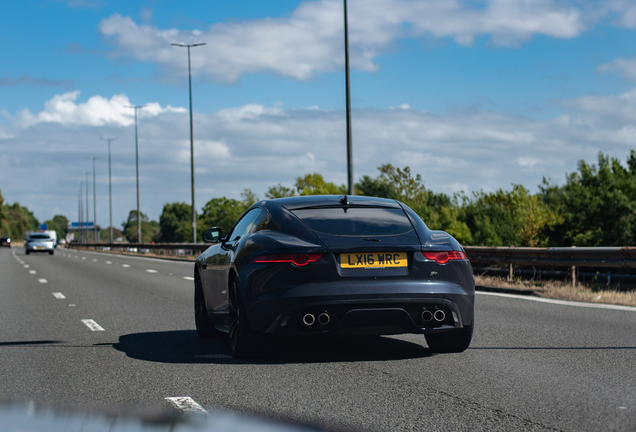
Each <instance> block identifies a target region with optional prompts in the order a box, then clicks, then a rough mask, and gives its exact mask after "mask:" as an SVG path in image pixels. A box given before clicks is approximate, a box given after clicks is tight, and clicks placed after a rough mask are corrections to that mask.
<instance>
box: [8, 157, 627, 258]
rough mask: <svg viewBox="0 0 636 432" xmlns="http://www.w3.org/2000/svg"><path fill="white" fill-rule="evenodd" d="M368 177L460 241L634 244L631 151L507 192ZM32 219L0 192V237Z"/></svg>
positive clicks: (280, 188) (176, 223)
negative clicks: (533, 189) (443, 189)
mask: <svg viewBox="0 0 636 432" xmlns="http://www.w3.org/2000/svg"><path fill="white" fill-rule="evenodd" d="M378 171H379V172H378V175H377V176H375V177H371V176H363V177H362V178H360V180H359V182H358V183H356V185H355V191H356V194H358V195H367V196H377V197H383V198H391V199H397V200H399V201H402V202H403V203H405V204H406V205H408V206H409V207H411V208H412V209H413V210H414V211H415V212H416V213H418V214H419V215H420V216H421V217H422V219H423V220H424V222H425V223H426V224H427V225H428V227H429V228H431V229H435V230H444V231H447V232H449V233H450V234H451V235H453V236H454V237H455V238H457V240H459V241H460V242H461V243H462V244H464V245H480V246H529V247H550V246H634V245H636V152H635V151H634V150H631V151H630V154H629V157H628V158H627V163H626V166H623V165H622V164H621V163H620V161H619V160H618V159H617V158H611V157H609V156H607V155H604V154H603V153H602V152H600V153H599V154H598V159H597V163H596V164H589V163H587V162H585V161H583V160H581V161H579V162H578V165H577V170H576V171H575V172H573V173H570V174H567V175H566V181H565V184H563V185H562V186H558V185H556V184H553V183H551V182H550V180H547V179H545V178H544V179H543V181H542V183H541V184H540V185H539V187H538V189H539V191H538V192H537V193H530V191H529V190H528V189H526V188H525V187H524V186H522V185H518V184H513V185H512V188H511V189H510V190H503V189H499V190H497V191H495V192H484V191H479V192H472V193H469V194H466V193H463V192H460V193H456V194H453V195H452V196H451V195H447V194H444V193H436V192H433V191H431V190H429V189H427V188H426V187H425V185H424V182H423V180H422V176H421V175H420V174H414V173H412V172H411V169H410V168H409V167H408V166H407V167H404V168H399V167H394V166H393V165H391V164H385V165H382V166H380V167H379V168H378ZM346 190H347V188H346V186H345V185H338V184H335V183H333V182H329V181H326V180H325V179H324V177H323V176H322V175H321V174H320V173H308V174H305V175H304V176H301V177H298V178H297V179H296V182H295V184H294V186H293V187H287V186H284V185H282V184H278V185H275V186H271V187H270V188H269V189H268V190H267V192H266V193H265V198H268V199H273V198H281V197H288V196H298V195H322V194H336V195H342V194H345V193H346ZM258 200H259V197H258V196H256V194H254V193H253V192H252V191H251V190H249V189H245V190H244V192H243V193H242V194H241V199H233V198H227V197H220V198H212V199H211V200H209V201H208V202H207V203H206V204H205V206H204V207H203V208H202V211H201V212H200V213H199V214H197V232H199V233H200V232H203V230H205V229H207V228H209V227H212V226H218V227H221V228H222V229H223V231H224V232H227V231H228V230H229V229H230V228H231V227H232V225H233V224H234V222H236V220H237V219H238V218H239V217H240V216H241V214H242V213H243V212H244V211H245V210H246V209H247V208H248V207H249V206H251V205H252V204H254V203H255V202H257V201H258ZM141 219H142V220H141V228H142V241H143V242H148V243H150V242H183V243H187V242H190V241H191V240H192V214H191V207H190V205H189V204H187V203H185V202H175V203H167V204H165V205H164V207H163V211H162V214H161V216H160V218H159V221H154V220H150V219H149V218H148V216H147V215H145V214H144V213H141ZM45 223H47V224H48V226H49V229H54V230H56V231H57V234H58V238H63V237H64V235H65V229H66V227H67V225H68V219H67V218H66V217H65V216H63V215H56V216H55V217H54V218H53V219H51V220H48V221H45ZM39 224H40V223H39V221H38V220H37V219H36V218H35V216H34V215H33V213H32V212H31V211H29V209H27V208H26V207H22V206H21V205H20V204H18V203H14V204H8V203H5V202H4V198H3V197H2V193H1V191H0V235H2V236H9V237H12V238H14V239H21V238H22V237H23V235H24V233H25V232H27V231H36V230H37V229H38V227H39ZM122 225H123V233H124V236H125V237H126V239H127V240H129V241H131V242H136V241H137V211H136V210H131V211H130V213H129V216H128V219H127V220H126V221H125V222H124V223H123V224H122Z"/></svg>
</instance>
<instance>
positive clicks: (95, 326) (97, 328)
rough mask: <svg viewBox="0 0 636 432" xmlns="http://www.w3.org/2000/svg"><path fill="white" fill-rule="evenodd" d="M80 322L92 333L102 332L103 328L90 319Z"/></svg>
mask: <svg viewBox="0 0 636 432" xmlns="http://www.w3.org/2000/svg"><path fill="white" fill-rule="evenodd" d="M82 322H83V323H84V324H86V327H88V328H89V329H91V330H92V331H104V328H103V327H102V326H100V325H99V324H97V323H96V322H95V321H93V320H92V319H83V320H82Z"/></svg>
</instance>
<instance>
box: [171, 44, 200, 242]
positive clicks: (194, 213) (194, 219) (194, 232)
mask: <svg viewBox="0 0 636 432" xmlns="http://www.w3.org/2000/svg"><path fill="white" fill-rule="evenodd" d="M170 45H172V46H180V47H187V48H188V84H189V89H190V178H191V183H192V242H193V243H196V242H197V211H196V206H195V203H194V133H193V127H192V72H191V68H190V47H196V46H202V45H205V43H197V44H190V45H187V44H182V43H173V44H170Z"/></svg>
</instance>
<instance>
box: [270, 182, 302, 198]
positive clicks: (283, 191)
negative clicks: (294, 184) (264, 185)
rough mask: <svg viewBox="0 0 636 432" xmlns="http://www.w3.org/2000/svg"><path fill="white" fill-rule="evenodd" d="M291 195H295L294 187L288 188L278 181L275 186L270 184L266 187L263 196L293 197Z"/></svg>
mask: <svg viewBox="0 0 636 432" xmlns="http://www.w3.org/2000/svg"><path fill="white" fill-rule="evenodd" d="M293 196H296V189H294V188H288V187H286V186H283V185H282V184H280V183H278V184H277V185H276V186H271V187H270V188H269V189H267V192H265V197H266V198H268V199H275V198H285V197H293Z"/></svg>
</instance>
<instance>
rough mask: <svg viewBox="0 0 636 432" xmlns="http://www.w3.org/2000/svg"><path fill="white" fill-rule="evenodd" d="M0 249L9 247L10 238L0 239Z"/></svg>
mask: <svg viewBox="0 0 636 432" xmlns="http://www.w3.org/2000/svg"><path fill="white" fill-rule="evenodd" d="M0 247H8V248H10V247H11V237H0Z"/></svg>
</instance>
